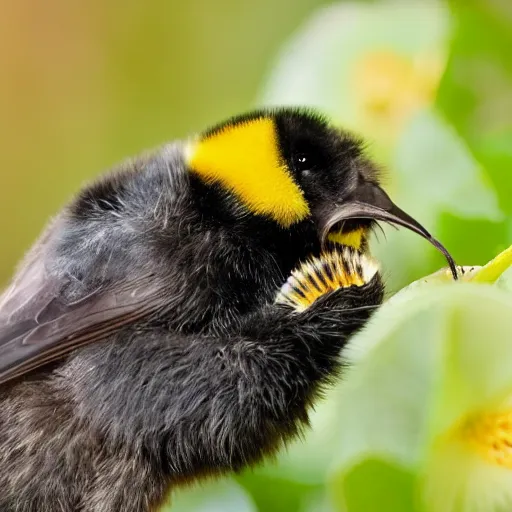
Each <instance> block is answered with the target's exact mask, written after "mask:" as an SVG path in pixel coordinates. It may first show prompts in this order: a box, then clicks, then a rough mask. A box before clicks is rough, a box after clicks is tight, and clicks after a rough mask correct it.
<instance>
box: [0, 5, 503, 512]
mask: <svg viewBox="0 0 512 512" xmlns="http://www.w3.org/2000/svg"><path fill="white" fill-rule="evenodd" d="M0 5H1V8H2V9H1V12H2V16H1V17H0V62H1V80H0V112H1V115H0V164H1V165H0V169H1V174H0V204H1V205H2V215H0V233H1V235H2V240H3V243H2V251H1V252H0V283H2V284H5V283H6V282H7V280H8V278H9V276H10V275H11V274H12V272H13V269H14V266H15V264H16V262H17V261H18V260H19V258H20V257H21V256H22V254H23V253H24V251H25V250H26V249H27V248H28V247H29V246H30V244H31V243H32V242H33V240H34V239H35V237H36V236H37V234H38V233H39V231H40V230H41V228H42V227H43V225H44V224H45V223H46V222H47V220H48V218H49V217H50V216H51V215H52V214H54V213H55V212H57V211H58V209H59V208H60V207H61V206H62V205H63V204H64V203H65V202H66V201H67V200H68V199H69V198H70V196H71V195H72V194H73V193H74V192H76V190H77V189H78V188H79V187H80V185H81V184H82V183H83V182H85V181H87V180H90V179H92V178H94V177H95V176H97V175H98V174H100V172H102V171H103V170H104V169H106V168H108V167H109V166H111V165H112V164H114V163H116V162H118V161H119V160H122V159H123V158H125V157H128V156H131V155H134V154H136V153H138V152H139V151H141V150H143V149H145V148H149V147H154V146H156V145H159V144H161V143H163V142H165V141H167V140H169V139H173V138H178V137H185V136H187V135H189V134H191V133H194V132H196V131H199V130H201V129H203V128H205V127H206V126H207V125H209V124H212V123H215V122H217V121H220V120H223V119H224V118H225V117H227V116H230V115H232V114H236V113H239V112H242V111H245V110H248V109H250V108H253V107H255V106H261V105H276V104H305V105H311V106H316V107H318V108H320V109H321V110H323V111H324V112H325V113H326V114H328V115H329V116H330V117H331V118H332V119H333V120H334V121H335V122H336V123H337V124H339V125H340V126H343V127H346V128H348V129H352V130H355V131H357V132H359V133H360V134H362V135H363V136H364V137H365V138H366V139H367V141H368V151H369V152H370V153H371V154H372V155H373V156H375V158H376V159H377V160H378V161H379V162H380V163H381V165H382V167H383V179H384V182H385V185H386V187H387V188H388V190H389V191H390V193H391V195H392V197H393V198H394V199H396V201H397V203H398V204H400V205H401V206H402V207H403V208H404V209H405V210H407V211H409V213H411V214H412V215H413V216H414V217H416V218H418V219H419V220H420V221H421V222H422V223H424V224H425V225H426V226H427V227H428V228H429V229H430V230H431V231H432V232H434V233H435V234H436V236H437V237H438V238H439V239H441V240H442V241H443V243H444V244H445V245H446V246H447V247H448V248H449V250H450V251H451V252H452V253H453V255H454V256H455V259H456V260H457V261H458V263H459V264H465V265H473V264H483V263H485V262H486V261H487V260H489V259H490V258H492V257H493V256H494V255H495V254H496V253H497V252H499V251H500V250H502V249H504V248H505V247H507V246H508V245H510V244H511V243H512V222H511V219H510V213H511V211H512V201H511V200H510V198H511V194H512V51H511V49H512V2H510V0H460V1H456V0H452V1H441V0H439V1H434V0H432V1H430V0H418V1H412V0H411V1H407V0H402V1H384V0H382V1H373V2H370V1H366V2H364V1H355V2H337V3H336V2H335V3H332V2H325V1H320V0H290V1H283V0H281V1H279V0H277V1H270V0H259V1H257V2H255V1H243V0H216V1H206V0H191V1H188V2H185V1H180V2H176V1H170V0H151V1H147V2H140V1H139V2H137V1H134V0H123V1H121V0H107V1H103V0H102V1H99V0H89V1H88V2H69V1H68V0H47V1H46V2H35V1H28V0H21V1H17V2H14V1H12V0H11V1H9V0H1V1H0ZM385 233H386V237H385V238H383V237H382V236H380V237H379V240H378V241H376V243H375V244H373V252H374V253H375V254H376V255H377V256H378V257H379V258H380V259H381V260H382V262H383V270H384V275H385V277H386V280H387V283H388V287H389V290H391V291H392V290H397V289H399V288H401V287H402V286H404V285H405V284H407V283H409V282H411V281H412V280H414V279H416V278H418V277H420V276H422V275H425V274H427V273H430V272H432V271H434V270H435V269H437V268H439V267H440V266H443V265H444V263H443V259H442V257H441V256H440V255H439V254H437V253H436V252H435V250H434V249H433V248H432V247H430V246H429V245H428V244H427V243H426V242H425V241H423V240H421V239H420V238H419V237H416V236H414V235H412V234H411V233H408V232H402V231H400V232H398V231H394V230H389V229H387V228H386V229H385ZM332 392H333V393H336V390H333V391H332ZM342 422H343V418H342V417H340V416H339V414H337V406H336V401H335V400H331V401H330V400H329V395H328V396H327V397H326V399H325V400H324V401H323V402H322V403H320V404H319V407H318V410H317V411H316V412H315V413H314V415H313V429H312V430H311V431H310V432H308V433H307V434H306V435H305V439H304V440H303V441H299V442H297V443H294V444H293V445H291V446H290V447H289V449H288V450H287V452H286V453H283V454H282V455H281V457H280V458H279V460H278V461H274V462H272V461H269V462H267V464H266V465H264V466H263V467H260V468H258V469H256V470H254V471H248V472H246V473H244V474H243V475H240V476H238V477H236V478H229V479H226V480H222V481H220V482H216V483H213V484H207V485H205V486H202V487H201V488H193V489H187V490H184V491H180V492H179V493H177V495H176V496H175V497H174V501H175V507H173V510H176V511H218V512H220V511H226V512H245V511H256V510H259V511H273V510H279V511H284V512H286V511H290V512H291V511H300V512H313V511H315V512H316V511H318V512H327V511H341V510H346V509H347V508H346V507H347V506H346V503H344V501H343V500H342V499H339V497H338V495H337V493H336V489H335V488H333V485H332V484H330V483H329V482H330V477H329V475H330V471H331V468H332V465H333V461H334V460H335V458H336V457H335V455H336V454H335V451H336V448H335V447H336V439H337V435H338V431H337V429H338V427H339V425H340V424H342ZM388 484H389V482H387V483H385V484H383V485H388ZM385 494H386V493H385V492H383V494H382V495H383V499H385ZM404 500H407V497H404ZM381 505H382V507H383V508H382V509H380V508H378V509H375V510H385V509H386V507H385V503H384V502H381ZM402 505H403V504H402ZM387 509H389V510H398V507H397V506H395V505H393V504H389V507H388V508H387ZM387 509H386V510H387ZM364 510H368V511H370V510H374V509H373V508H371V505H370V504H369V505H368V507H367V508H365V509H364ZM400 510H402V509H400ZM403 510H407V504H405V505H403Z"/></svg>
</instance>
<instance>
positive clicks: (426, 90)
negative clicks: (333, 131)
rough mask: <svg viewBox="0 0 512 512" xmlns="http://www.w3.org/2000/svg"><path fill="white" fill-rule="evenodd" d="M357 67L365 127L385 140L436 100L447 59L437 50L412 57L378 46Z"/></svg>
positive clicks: (357, 95)
mask: <svg viewBox="0 0 512 512" xmlns="http://www.w3.org/2000/svg"><path fill="white" fill-rule="evenodd" d="M354 68H355V69H354V72H353V80H352V87H353V90H354V92H353V94H354V98H355V100H356V102H357V108H358V110H359V112H358V115H359V117H360V119H361V127H362V129H363V130H364V132H365V133H367V132H369V133H373V134H374V135H375V136H378V138H379V139H381V140H385V139H389V138H394V137H396V136H397V135H398V134H399V133H400V132H401V130H402V129H403V127H404V126H405V124H406V123H407V122H408V121H409V119H410V118H411V117H412V116H413V114H415V113H416V112H417V111H419V110H421V109H423V108H425V107H427V106H430V105H431V104H432V103H433V101H434V99H435V95H436V91H437V88H438V85H439V82H440V80H441V76H442V73H443V70H444V62H443V59H442V58H441V55H437V54H436V53H430V54H423V55H416V56H413V57H408V56H406V55H403V54H400V53H398V52H393V51H378V50H377V51H372V52H368V53H366V54H363V55H362V56H361V57H359V59H358V60H357V61H356V62H355V65H354Z"/></svg>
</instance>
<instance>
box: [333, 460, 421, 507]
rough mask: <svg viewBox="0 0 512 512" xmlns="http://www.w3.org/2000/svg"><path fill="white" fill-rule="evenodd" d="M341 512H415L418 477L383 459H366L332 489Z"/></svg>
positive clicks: (334, 483) (337, 481)
mask: <svg viewBox="0 0 512 512" xmlns="http://www.w3.org/2000/svg"><path fill="white" fill-rule="evenodd" d="M331 488H332V492H333V495H334V500H335V502H336V503H337V504H338V510H344V511H347V512H412V511H413V510H415V476H414V475H413V474H412V473H411V472H410V471H407V470H404V469H403V468H401V467H399V466H397V465H396V464H392V463H390V462H388V461H385V460H381V459H366V460H364V461H363V462H361V463H359V464H357V465H356V466H355V467H354V468H352V469H351V470H350V471H349V472H348V474H347V475H345V476H344V477H342V478H337V479H334V480H333V483H332V485H331Z"/></svg>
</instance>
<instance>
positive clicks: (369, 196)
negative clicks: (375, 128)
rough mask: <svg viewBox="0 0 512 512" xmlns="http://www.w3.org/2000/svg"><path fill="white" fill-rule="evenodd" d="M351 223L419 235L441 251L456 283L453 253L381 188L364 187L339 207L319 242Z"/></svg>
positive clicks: (322, 226) (322, 225)
mask: <svg viewBox="0 0 512 512" xmlns="http://www.w3.org/2000/svg"><path fill="white" fill-rule="evenodd" d="M348 219H374V220H382V221H384V222H389V223H391V224H398V225H399V226H404V227H405V228H408V229H410V230H411V231H414V232H415V233H418V235H421V236H422V237H423V238H425V239H427V240H428V241H429V242H430V243H431V244H432V245H433V246H434V247H436V248H437V249H438V250H439V251H441V252H442V253H443V254H444V256H445V258H446V260H447V261H448V265H449V266H450V270H451V272H452V274H453V278H454V279H457V267H456V265H455V262H454V261H453V258H452V257H451V255H450V253H449V252H448V251H447V250H446V249H445V247H444V246H443V245H442V244H441V243H440V242H438V241H437V240H436V239H435V238H434V237H433V236H432V235H431V234H430V233H429V232H428V231H427V230H426V229H425V228H424V227H423V226H422V225H421V224H420V223H419V222H417V221H416V220H414V219H413V218H412V217H411V216H410V215H408V214H407V213H405V212H404V211H403V210H401V209H400V208H398V206H396V205H395V204H394V203H393V201H391V199H390V198H389V196H388V195H387V194H386V192H384V190H382V189H381V188H380V187H379V186H378V185H374V184H372V183H365V184H363V185H360V186H359V187H358V188H357V189H356V190H355V191H354V192H353V193H352V194H351V195H350V196H349V197H348V198H347V199H345V200H344V201H343V203H342V204H340V205H338V206H337V208H336V210H335V211H334V213H332V214H331V215H330V216H329V217H327V218H326V219H325V221H324V222H320V226H319V229H320V239H321V241H322V244H324V243H325V241H326V240H327V235H328V234H329V233H330V232H331V230H332V229H333V228H334V226H335V225H336V224H338V223H340V222H342V221H344V220H348Z"/></svg>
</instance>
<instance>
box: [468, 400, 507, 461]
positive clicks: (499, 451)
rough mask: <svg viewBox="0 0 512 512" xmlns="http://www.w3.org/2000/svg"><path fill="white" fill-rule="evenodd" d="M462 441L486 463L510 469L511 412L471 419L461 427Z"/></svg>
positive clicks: (482, 415) (481, 415)
mask: <svg viewBox="0 0 512 512" xmlns="http://www.w3.org/2000/svg"><path fill="white" fill-rule="evenodd" d="M462 429H463V437H464V439H465V440H466V441H467V442H468V443H469V444H470V445H471V446H472V447H473V448H474V449H476V451H477V452H478V453H480V454H481V455H482V456H483V457H484V458H485V459H486V460H487V461H489V462H492V463H493V464H496V465H498V466H502V467H505V468H508V469H512V410H511V409H509V410H505V411H502V412H496V413H485V414H479V415H476V416H473V417H471V418H470V419H468V421H466V422H465V423H464V425H463V427H462Z"/></svg>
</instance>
